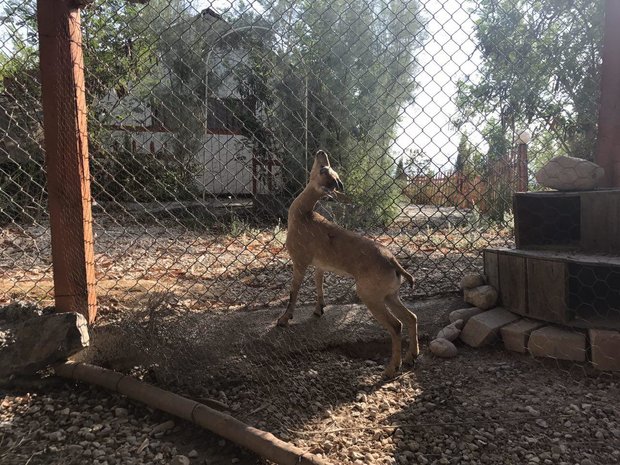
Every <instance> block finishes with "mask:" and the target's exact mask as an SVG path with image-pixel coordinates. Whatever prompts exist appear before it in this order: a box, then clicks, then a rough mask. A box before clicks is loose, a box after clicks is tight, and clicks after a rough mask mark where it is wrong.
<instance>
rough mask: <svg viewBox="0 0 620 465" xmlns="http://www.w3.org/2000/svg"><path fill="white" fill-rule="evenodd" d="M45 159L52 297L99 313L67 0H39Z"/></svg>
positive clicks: (76, 57) (77, 50)
mask: <svg viewBox="0 0 620 465" xmlns="http://www.w3.org/2000/svg"><path fill="white" fill-rule="evenodd" d="M37 19H38V27H39V55H40V68H41V88H42V100H43V129H44V136H45V163H46V169H47V187H48V194H49V213H50V227H51V234H52V261H53V267H54V298H55V303H56V310H57V311H59V312H78V313H81V314H82V315H84V316H85V317H86V319H87V320H88V322H89V323H93V322H94V320H95V316H96V314H97V297H96V294H95V263H94V243H93V230H92V212H91V196H90V172H89V168H88V133H87V129H86V92H85V88H84V60H83V56H82V34H81V30H80V12H79V8H78V6H77V4H76V3H75V2H73V1H71V0H38V1H37Z"/></svg>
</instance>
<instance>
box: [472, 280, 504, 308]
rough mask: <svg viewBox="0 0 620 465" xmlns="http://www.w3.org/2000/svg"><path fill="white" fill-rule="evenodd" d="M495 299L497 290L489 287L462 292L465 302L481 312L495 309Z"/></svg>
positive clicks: (479, 287)
mask: <svg viewBox="0 0 620 465" xmlns="http://www.w3.org/2000/svg"><path fill="white" fill-rule="evenodd" d="M497 297H498V295H497V290H496V289H495V288H494V287H493V286H489V285H484V286H478V287H474V288H473V289H465V292H464V300H465V302H467V303H468V304H471V305H473V306H474V307H478V308H479V309H481V310H488V309H489V308H493V307H495V304H496V303H497Z"/></svg>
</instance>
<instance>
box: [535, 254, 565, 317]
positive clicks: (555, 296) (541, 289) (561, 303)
mask: <svg viewBox="0 0 620 465" xmlns="http://www.w3.org/2000/svg"><path fill="white" fill-rule="evenodd" d="M566 273H567V271H566V264H565V263H562V262H559V261H553V260H539V259H533V258H528V259H527V282H528V315H529V316H530V317H531V318H536V319H540V320H544V321H550V322H553V323H565V322H567V310H568V303H567V302H566V279H567V278H566Z"/></svg>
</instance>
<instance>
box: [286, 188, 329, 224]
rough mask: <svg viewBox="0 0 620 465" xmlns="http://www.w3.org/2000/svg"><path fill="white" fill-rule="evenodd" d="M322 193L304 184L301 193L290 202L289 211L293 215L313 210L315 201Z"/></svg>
mask: <svg viewBox="0 0 620 465" xmlns="http://www.w3.org/2000/svg"><path fill="white" fill-rule="evenodd" d="M321 197H323V195H322V194H321V193H319V192H317V191H316V190H315V189H314V188H312V187H311V186H309V185H308V186H306V188H305V189H304V190H303V191H302V193H301V194H299V195H298V196H297V198H296V199H295V200H294V201H293V203H292V204H291V208H290V210H291V213H293V214H294V215H295V216H306V215H309V214H310V213H311V212H312V211H313V210H314V206H315V205H316V203H317V202H318V201H319V200H321Z"/></svg>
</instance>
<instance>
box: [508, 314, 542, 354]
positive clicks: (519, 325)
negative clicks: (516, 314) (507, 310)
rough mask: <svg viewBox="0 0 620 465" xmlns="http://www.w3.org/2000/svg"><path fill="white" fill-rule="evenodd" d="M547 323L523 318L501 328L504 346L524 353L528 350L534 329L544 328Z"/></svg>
mask: <svg viewBox="0 0 620 465" xmlns="http://www.w3.org/2000/svg"><path fill="white" fill-rule="evenodd" d="M545 324H546V323H544V322H542V321H536V320H529V319H527V318H523V319H522V320H519V321H515V322H514V323H510V324H509V325H506V326H504V327H503V328H501V329H500V334H501V336H502V341H504V347H506V349H508V350H512V351H513V352H520V353H522V354H524V353H526V352H527V342H528V340H529V338H530V334H531V333H532V331H534V330H536V329H539V328H542V327H543V326H545Z"/></svg>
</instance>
